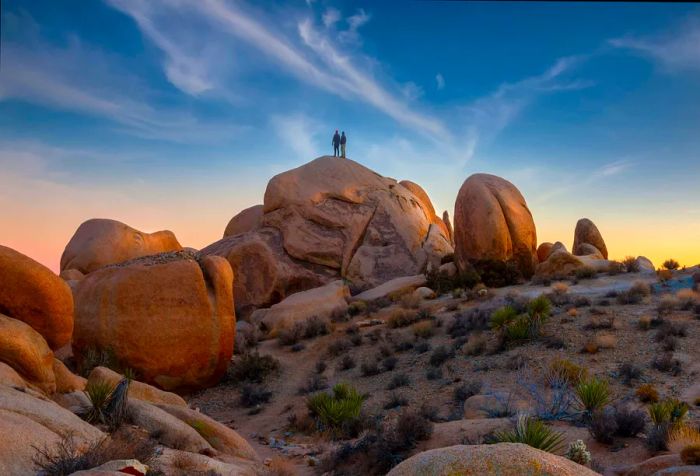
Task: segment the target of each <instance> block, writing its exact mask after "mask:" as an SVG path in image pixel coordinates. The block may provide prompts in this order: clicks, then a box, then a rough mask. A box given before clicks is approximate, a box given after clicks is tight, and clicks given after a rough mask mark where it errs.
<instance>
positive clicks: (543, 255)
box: [537, 241, 554, 263]
mask: <svg viewBox="0 0 700 476" xmlns="http://www.w3.org/2000/svg"><path fill="white" fill-rule="evenodd" d="M553 246H554V244H553V243H549V242H547V241H545V242H544V243H540V246H538V247H537V260H538V261H539V262H540V263H542V262H544V261H547V258H549V255H550V254H551V253H552V247H553Z"/></svg>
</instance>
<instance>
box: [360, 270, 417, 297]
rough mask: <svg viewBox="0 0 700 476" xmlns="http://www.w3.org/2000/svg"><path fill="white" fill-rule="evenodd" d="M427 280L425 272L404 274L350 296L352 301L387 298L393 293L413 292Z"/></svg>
mask: <svg viewBox="0 0 700 476" xmlns="http://www.w3.org/2000/svg"><path fill="white" fill-rule="evenodd" d="M426 282H427V280H426V279H425V275H424V274H417V275H415V276H402V277H400V278H394V279H392V280H391V281H387V282H386V283H383V284H380V285H379V286H377V287H376V288H372V289H368V290H367V291H364V292H361V293H360V294H357V295H355V296H353V297H352V298H350V300H351V301H374V300H375V299H380V298H385V297H388V296H389V295H391V294H403V293H409V292H412V291H413V290H414V289H416V288H419V287H421V286H425V284H426Z"/></svg>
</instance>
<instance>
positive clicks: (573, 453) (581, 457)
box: [565, 440, 591, 466]
mask: <svg viewBox="0 0 700 476" xmlns="http://www.w3.org/2000/svg"><path fill="white" fill-rule="evenodd" d="M565 456H566V457H567V458H568V459H570V460H571V461H573V462H574V463H577V464H580V465H582V466H586V465H587V464H589V463H590V462H591V453H590V451H588V448H586V444H585V443H584V442H583V440H576V441H572V442H571V443H569V447H568V448H567V450H566V453H565Z"/></svg>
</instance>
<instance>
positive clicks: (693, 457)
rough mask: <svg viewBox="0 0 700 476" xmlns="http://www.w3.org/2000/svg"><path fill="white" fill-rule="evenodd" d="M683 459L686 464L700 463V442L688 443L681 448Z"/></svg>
mask: <svg viewBox="0 0 700 476" xmlns="http://www.w3.org/2000/svg"><path fill="white" fill-rule="evenodd" d="M680 455H681V461H683V464H685V465H688V466H690V465H700V443H696V444H693V445H688V446H686V447H685V448H683V449H682V450H681V453H680Z"/></svg>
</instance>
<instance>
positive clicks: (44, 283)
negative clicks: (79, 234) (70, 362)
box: [0, 246, 73, 349]
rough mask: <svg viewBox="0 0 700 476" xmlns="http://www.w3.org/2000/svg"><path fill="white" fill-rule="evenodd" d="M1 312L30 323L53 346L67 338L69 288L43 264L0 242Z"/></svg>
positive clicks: (70, 330)
mask: <svg viewBox="0 0 700 476" xmlns="http://www.w3.org/2000/svg"><path fill="white" fill-rule="evenodd" d="M0 313H2V314H5V315H6V316H9V317H12V318H13V319H17V320H20V321H22V322H26V323H27V324H29V325H30V326H31V327H32V328H33V329H34V330H36V331H37V332H38V333H39V334H41V335H42V336H43V337H44V339H46V342H48V344H49V346H50V347H51V348H52V349H58V348H60V347H62V346H64V345H66V344H67V343H68V342H70V338H71V334H72V333H73V295H72V293H71V290H70V288H69V287H68V285H67V284H66V283H65V282H64V281H63V280H62V279H61V278H59V277H58V276H56V275H55V274H54V273H53V272H52V271H51V270H50V269H48V268H47V267H46V266H44V265H42V264H39V263H37V262H36V261H34V260H33V259H31V258H29V257H28V256H25V255H23V254H22V253H19V252H17V251H15V250H13V249H12V248H8V247H6V246H0Z"/></svg>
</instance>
